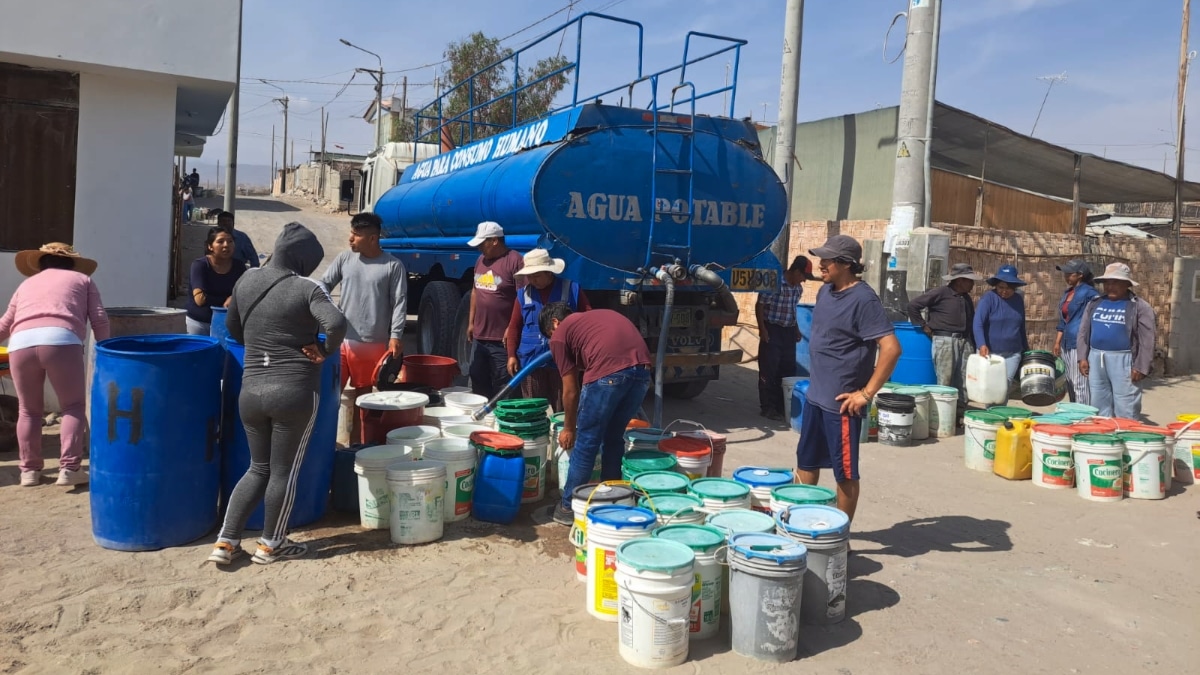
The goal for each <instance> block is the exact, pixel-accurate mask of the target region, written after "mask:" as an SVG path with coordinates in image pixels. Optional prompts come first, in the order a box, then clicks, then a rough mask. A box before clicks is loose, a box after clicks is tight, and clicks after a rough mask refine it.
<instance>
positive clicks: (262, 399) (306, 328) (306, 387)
mask: <svg viewBox="0 0 1200 675" xmlns="http://www.w3.org/2000/svg"><path fill="white" fill-rule="evenodd" d="M324 255H325V250H324V249H323V248H322V247H321V244H320V242H318V241H317V238H316V236H314V235H313V233H312V232H310V231H309V230H308V229H307V228H305V227H304V226H303V225H301V224H300V223H288V224H287V225H286V226H284V228H283V232H281V233H280V234H279V238H278V239H276V240H275V252H274V254H273V255H272V256H271V260H270V262H268V263H267V264H266V265H265V266H263V267H262V268H261V269H259V270H257V271H254V272H253V273H250V274H246V275H245V276H243V277H242V278H241V279H240V280H239V281H238V284H237V286H236V287H234V289H233V296H232V298H231V299H230V302H229V312H228V314H227V316H226V319H225V326H226V328H227V329H228V330H229V335H230V336H231V337H232V338H233V339H234V340H237V341H238V342H240V343H242V344H244V345H245V346H246V364H245V369H244V371H243V373H244V374H243V376H242V393H241V397H240V398H239V399H238V408H239V410H240V412H241V416H242V424H243V425H244V426H245V427H246V441H247V443H248V444H249V446H250V468H249V469H248V470H247V471H246V474H245V475H244V476H242V479H241V480H240V481H238V484H237V487H235V488H234V490H233V494H232V495H231V496H230V498H229V507H228V509H227V511H226V513H225V523H224V525H222V527H221V533H220V536H219V538H218V539H217V543H216V544H215V545H214V547H213V552H212V554H211V555H209V557H208V560H209V561H211V562H214V563H217V564H221V565H224V564H228V563H230V562H232V561H233V560H234V559H235V558H237V557H238V556H240V555H241V554H243V553H244V551H243V549H242V547H241V536H242V530H243V529H244V528H245V527H246V521H247V520H248V519H249V518H250V513H251V512H252V511H253V510H254V508H255V507H257V506H258V503H259V501H262V500H264V499H265V510H266V514H265V515H266V517H265V519H264V525H263V535H262V538H261V539H260V540H259V542H258V550H257V551H256V552H255V553H254V556H253V558H252V560H253V561H254V562H256V563H260V564H267V563H272V562H275V561H277V560H281V559H285V558H297V557H300V556H303V555H304V554H306V553H307V552H308V547H307V546H305V545H304V544H299V543H296V542H293V541H290V540H288V538H287V522H288V517H289V515H290V513H291V510H292V503H293V501H294V500H295V497H296V480H297V477H298V475H299V473H300V465H301V464H302V463H303V462H304V450H305V447H306V446H307V445H308V440H309V436H310V434H311V433H312V429H313V425H314V423H315V422H316V416H317V409H318V403H319V402H320V383H321V367H322V366H321V364H322V363H323V362H324V361H325V357H326V355H330V354H331V355H333V357H334V358H337V354H338V348H339V346H340V345H341V342H342V337H343V336H344V335H345V334H346V319H345V318H344V317H343V316H342V313H341V312H340V311H338V309H337V307H335V306H334V304H333V302H331V301H330V299H329V296H328V295H326V293H325V291H324V290H323V289H322V288H321V287H320V286H319V285H317V284H316V283H315V282H313V281H312V280H310V279H306V278H305V277H307V276H308V275H310V274H312V273H313V272H314V271H315V270H316V269H317V265H319V264H320V262H321V259H322V258H323V257H324ZM318 333H324V334H325V341H324V344H321V343H319V342H318V340H317V334H318Z"/></svg>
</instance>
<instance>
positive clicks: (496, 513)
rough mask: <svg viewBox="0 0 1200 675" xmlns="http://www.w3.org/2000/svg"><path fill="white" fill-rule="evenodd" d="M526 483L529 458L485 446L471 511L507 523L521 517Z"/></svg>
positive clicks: (485, 519) (475, 515)
mask: <svg viewBox="0 0 1200 675" xmlns="http://www.w3.org/2000/svg"><path fill="white" fill-rule="evenodd" d="M524 486H525V458H524V457H522V456H521V455H520V454H515V455H501V454H497V453H494V452H490V449H485V450H484V451H483V452H482V453H480V455H479V469H478V471H476V473H475V494H474V495H473V496H472V500H471V515H472V516H473V517H474V518H475V520H482V521H484V522H487V523H499V524H501V525H507V524H509V523H511V522H512V521H513V520H516V518H517V512H518V511H519V510H520V508H521V493H522V491H523V490H524Z"/></svg>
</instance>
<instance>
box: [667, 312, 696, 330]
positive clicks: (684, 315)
mask: <svg viewBox="0 0 1200 675" xmlns="http://www.w3.org/2000/svg"><path fill="white" fill-rule="evenodd" d="M691 325H692V310H690V309H677V310H675V311H674V312H671V328H687V327H689V326H691Z"/></svg>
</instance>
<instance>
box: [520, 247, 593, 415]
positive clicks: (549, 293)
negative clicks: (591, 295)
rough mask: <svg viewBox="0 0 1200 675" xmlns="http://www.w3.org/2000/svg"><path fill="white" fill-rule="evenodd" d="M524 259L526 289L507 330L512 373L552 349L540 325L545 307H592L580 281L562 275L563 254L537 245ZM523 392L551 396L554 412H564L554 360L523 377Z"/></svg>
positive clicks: (527, 395) (529, 395) (575, 309)
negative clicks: (558, 304)
mask: <svg viewBox="0 0 1200 675" xmlns="http://www.w3.org/2000/svg"><path fill="white" fill-rule="evenodd" d="M524 261H525V266H524V267H522V268H521V269H520V270H518V271H517V274H516V275H517V276H519V277H525V280H526V281H525V290H523V291H521V292H519V293H517V301H516V303H514V304H513V311H512V318H511V319H510V320H509V322H508V330H507V331H505V334H504V346H505V348H506V349H507V350H508V374H509V375H516V374H517V371H518V370H520V369H521V368H524V367H525V366H527V365H529V362H530V361H532V360H534V359H536V358H537V357H539V356H541V355H542V354H545V353H546V352H548V351H550V346H549V345H550V342H549V340H548V339H547V338H546V336H544V335H542V330H541V328H540V327H539V326H538V316H539V315H540V314H541V312H542V308H543V307H545V306H546V305H547V304H549V303H551V302H565V303H566V304H567V307H568V308H570V309H571V311H573V312H586V311H587V310H589V309H591V308H592V307H591V305H590V304H588V300H587V296H586V295H584V293H583V291H582V290H581V289H580V288H579V284H577V283H575V282H574V281H571V280H570V279H564V278H562V277H560V276H558V275H560V274H562V272H563V269H564V268H566V263H565V262H564V261H563V260H562V259H561V258H551V257H550V252H549V251H547V250H545V249H541V248H535V249H533V250H532V251H530V252H529V253H526V254H525V258H524ZM521 396H523V397H525V398H544V399H547V400H549V401H550V405H551V406H553V408H554V412H562V376H561V375H559V373H558V369H557V368H555V367H554V364H553V363H549V364H547V365H545V366H543V367H541V368H538V369H537V370H535V371H533V372H531V373H529V374H528V375H526V376H525V379H523V380H521Z"/></svg>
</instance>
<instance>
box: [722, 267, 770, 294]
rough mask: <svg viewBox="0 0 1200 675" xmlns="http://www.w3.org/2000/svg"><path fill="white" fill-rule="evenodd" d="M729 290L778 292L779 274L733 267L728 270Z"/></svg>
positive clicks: (751, 268)
mask: <svg viewBox="0 0 1200 675" xmlns="http://www.w3.org/2000/svg"><path fill="white" fill-rule="evenodd" d="M729 279H730V281H731V283H730V288H732V289H733V290H735V291H767V292H774V291H777V290H779V272H778V271H777V270H773V269H756V268H753V267H735V268H733V269H732V270H730V274H729Z"/></svg>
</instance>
